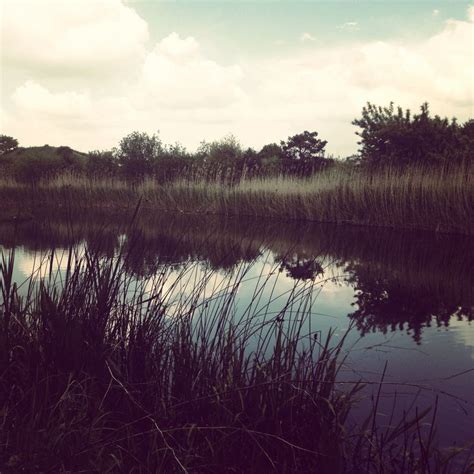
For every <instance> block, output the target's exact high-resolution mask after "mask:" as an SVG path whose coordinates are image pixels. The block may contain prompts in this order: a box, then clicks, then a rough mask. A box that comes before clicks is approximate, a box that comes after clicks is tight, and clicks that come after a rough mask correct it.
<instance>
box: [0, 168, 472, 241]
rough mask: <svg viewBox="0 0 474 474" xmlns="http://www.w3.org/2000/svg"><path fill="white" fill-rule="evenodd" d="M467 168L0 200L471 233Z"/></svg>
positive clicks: (69, 184)
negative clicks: (140, 201)
mask: <svg viewBox="0 0 474 474" xmlns="http://www.w3.org/2000/svg"><path fill="white" fill-rule="evenodd" d="M472 182H473V170H472V165H470V164H467V165H463V166H456V167H451V168H449V169H444V170H443V169H437V168H435V169H423V168H416V167H414V168H411V169H405V170H403V171H400V170H394V169H386V170H379V171H377V172H363V171H360V170H348V169H346V168H343V167H335V168H334V169H331V170H329V171H326V172H322V173H318V174H316V175H314V176H313V177H311V178H306V179H302V178H294V177H288V176H287V177H280V178H262V179H251V180H242V181H241V182H239V183H237V184H234V185H227V184H223V183H219V182H209V181H176V182H174V183H170V184H167V185H164V186H163V185H160V184H158V183H157V182H156V181H154V180H152V179H147V180H145V181H144V182H142V183H141V184H140V185H133V186H132V185H129V184H127V182H124V181H120V180H119V179H101V180H94V179H87V178H85V177H80V176H79V177H77V176H68V175H64V176H59V177H56V178H54V179H49V180H46V181H43V182H41V183H39V184H38V185H37V186H35V187H34V188H32V187H29V186H25V185H21V184H18V183H15V182H13V181H8V180H3V181H1V182H0V199H1V200H2V202H9V203H11V205H12V206H15V203H18V202H22V203H23V202H27V203H28V202H29V203H31V204H32V205H34V206H37V205H38V203H41V204H43V205H54V206H57V205H58V204H59V205H62V206H72V207H84V208H90V207H91V206H103V207H107V208H124V207H128V206H129V205H130V204H131V205H132V206H133V203H136V201H137V199H138V197H143V205H144V207H146V208H149V209H159V210H167V211H171V212H178V213H183V212H184V213H197V214H220V215H234V216H243V215H246V216H265V217H279V218H285V219H300V220H312V221H319V222H335V223H353V224H354V223H355V224H367V225H377V226H388V227H405V228H418V229H431V230H438V231H451V232H461V233H467V234H471V233H473V231H474V229H473V227H472V225H473V224H472V223H473V222H474V214H473V212H474V211H473V209H474V192H473V189H474V187H473V186H472Z"/></svg>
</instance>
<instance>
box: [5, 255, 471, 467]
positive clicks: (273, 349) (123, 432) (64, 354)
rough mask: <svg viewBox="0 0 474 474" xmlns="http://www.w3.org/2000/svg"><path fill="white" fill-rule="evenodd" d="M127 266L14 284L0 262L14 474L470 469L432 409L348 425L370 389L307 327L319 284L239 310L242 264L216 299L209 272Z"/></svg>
mask: <svg viewBox="0 0 474 474" xmlns="http://www.w3.org/2000/svg"><path fill="white" fill-rule="evenodd" d="M127 258H128V256H127V254H126V253H125V252H123V251H120V252H119V254H118V255H115V256H114V257H110V258H104V257H102V256H100V255H98V254H95V253H94V252H92V251H89V250H87V249H86V250H85V252H84V253H82V254H78V253H77V252H75V251H74V250H73V249H71V251H70V252H69V254H68V256H67V265H66V268H65V269H63V270H62V271H59V270H57V271H55V270H54V265H53V263H54V254H52V255H51V257H50V260H48V261H46V262H43V263H44V264H45V265H46V267H45V268H46V269H47V270H46V272H40V274H41V275H42V278H41V279H35V278H34V275H32V276H31V278H30V279H28V280H27V281H26V282H24V283H23V284H22V285H18V284H17V283H16V282H14V279H13V269H14V251H13V250H12V251H10V252H9V253H8V254H7V253H3V254H2V260H1V263H0V324H1V328H0V329H1V332H0V334H1V344H0V351H1V353H0V400H1V407H0V424H1V426H2V429H1V431H0V466H1V469H2V471H3V472H79V471H81V472H84V471H85V472H163V473H169V472H210V473H211V472H212V473H215V472H216V473H217V472H219V473H220V472H259V473H260V472H312V473H314V472H318V473H319V472H322V473H325V472H328V473H338V472H341V473H342V472H448V471H449V469H450V466H451V467H453V469H454V470H455V471H454V472H462V471H465V472H469V471H468V470H469V469H470V467H469V465H468V464H467V463H465V464H462V463H461V464H460V463H454V462H455V461H456V458H455V454H456V452H446V453H442V452H440V451H438V450H437V449H436V448H435V443H434V439H435V436H434V431H433V429H432V428H431V429H429V430H428V431H427V432H426V430H424V429H423V425H422V420H424V415H426V413H420V414H415V415H414V416H413V417H412V418H408V417H407V418H406V419H404V420H393V423H389V425H390V426H389V427H388V428H387V427H384V428H383V429H382V427H380V426H379V425H378V423H377V419H378V418H377V405H378V402H377V400H378V398H376V401H375V404H374V411H373V413H371V414H370V415H369V416H368V418H367V420H366V422H365V423H363V424H362V426H360V427H358V428H357V429H352V430H350V431H348V429H347V426H346V420H347V416H348V414H349V413H350V410H351V407H352V406H353V404H354V403H356V400H357V397H358V396H359V395H358V394H359V391H360V387H361V386H360V385H359V384H358V383H352V384H351V385H343V386H342V387H341V386H339V385H338V383H337V376H338V372H339V370H340V368H341V366H342V364H343V363H344V353H343V343H344V339H343V338H342V340H341V341H339V342H336V341H335V340H334V339H333V337H332V334H329V335H328V337H327V338H325V339H323V340H322V341H321V337H320V335H319V334H318V333H317V332H315V331H309V332H305V330H304V328H305V327H307V326H306V325H305V322H306V318H307V317H308V315H309V314H310V311H311V304H312V299H311V295H312V291H311V290H312V288H311V284H308V283H305V284H301V283H296V282H295V286H294V288H293V289H292V290H291V291H290V292H289V294H288V295H287V300H286V302H285V303H284V304H283V306H282V310H281V311H280V312H279V313H278V314H276V315H275V314H272V313H270V312H269V310H268V308H269V303H270V302H268V303H265V302H264V303H263V305H261V306H260V309H258V310H257V308H256V307H255V305H254V304H253V303H250V304H249V306H248V307H247V308H244V310H243V312H242V313H239V314H237V313H236V312H235V304H234V303H235V298H236V295H237V291H238V288H239V285H241V284H242V282H243V281H244V280H245V278H246V277H247V269H248V267H247V266H246V265H243V266H241V267H239V268H237V269H234V271H233V273H231V274H230V275H229V278H228V279H227V280H226V283H225V286H218V285H217V286H216V285H215V284H213V285H211V286H212V287H213V288H214V289H213V291H212V292H211V293H209V292H208V290H207V288H208V287H209V285H208V283H209V281H210V280H212V278H213V273H212V272H211V273H209V272H205V273H199V272H197V273H196V274H195V275H199V278H194V277H191V278H190V272H193V271H195V269H196V267H195V266H190V267H189V266H188V267H183V268H182V270H181V273H180V274H179V275H178V277H177V278H171V275H170V270H169V267H163V268H161V269H160V271H158V272H157V273H156V274H155V275H154V276H153V277H150V278H147V279H139V278H132V277H130V276H128V275H127V273H126V261H127ZM193 269H194V270H193ZM267 284H268V278H267V277H266V275H261V276H260V279H259V281H258V282H257V283H256V285H255V298H254V300H255V301H256V300H259V299H261V295H262V292H263V289H264V288H265V285H267ZM280 296H281V295H280ZM273 297H276V296H275V295H274V296H271V297H270V298H273ZM382 381H383V377H382V379H381V382H382ZM380 387H381V386H380ZM378 393H379V396H380V389H379V391H378ZM434 411H436V410H434ZM427 421H430V420H427ZM431 421H432V420H431ZM431 426H433V423H431ZM453 460H454V461H453ZM432 469H434V470H435V471H432Z"/></svg>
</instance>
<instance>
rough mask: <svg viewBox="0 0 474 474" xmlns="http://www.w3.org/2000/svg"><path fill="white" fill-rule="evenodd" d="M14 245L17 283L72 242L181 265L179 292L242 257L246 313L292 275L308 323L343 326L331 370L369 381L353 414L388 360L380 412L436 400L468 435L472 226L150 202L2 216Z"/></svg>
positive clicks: (453, 440)
mask: <svg viewBox="0 0 474 474" xmlns="http://www.w3.org/2000/svg"><path fill="white" fill-rule="evenodd" d="M12 248H15V270H14V278H15V281H17V282H19V283H20V282H22V281H25V280H26V279H27V278H28V277H30V275H31V274H32V273H34V275H35V278H45V277H46V274H47V272H48V271H49V270H51V268H45V266H44V265H43V267H41V262H45V261H46V260H47V259H48V256H49V257H50V256H51V253H52V252H54V256H53V260H52V261H53V263H54V266H55V267H57V268H58V269H59V270H61V268H63V267H65V266H66V265H67V252H68V249H70V248H74V249H76V250H77V251H78V252H84V251H85V250H86V249H93V250H94V251H97V252H100V254H101V255H104V256H109V257H110V256H114V255H117V254H118V250H119V249H126V250H127V264H126V268H127V271H128V272H129V273H130V274H131V275H133V276H134V277H135V278H137V279H144V278H145V279H146V278H150V277H153V275H155V274H156V273H157V272H160V271H162V269H163V268H166V269H167V271H169V278H170V279H171V280H170V281H172V279H173V277H176V276H177V275H180V276H181V277H180V279H181V281H180V284H179V285H177V286H176V287H175V291H176V292H178V293H179V292H181V293H183V292H186V291H189V289H190V288H191V289H192V287H193V285H194V284H196V283H195V282H197V281H202V277H203V275H207V276H206V288H205V293H206V295H208V296H209V297H211V296H212V295H214V294H216V293H218V292H222V291H225V289H226V288H228V287H229V285H230V284H231V283H230V282H231V281H232V279H233V278H234V279H235V275H236V273H238V272H242V269H245V275H244V277H243V278H242V280H241V282H240V283H239V286H238V291H237V295H236V298H235V305H236V307H235V312H236V314H239V311H240V312H241V313H242V314H244V313H243V309H242V308H247V309H248V308H249V306H252V305H253V313H261V312H262V308H264V311H265V314H266V315H267V316H270V317H271V315H277V314H278V312H279V309H281V305H282V304H283V303H282V301H283V299H282V296H284V295H286V294H288V293H289V292H291V291H292V290H293V289H294V288H295V283H296V284H299V285H300V288H304V289H305V290H304V291H311V292H312V304H311V308H310V312H311V317H310V322H309V324H311V330H312V331H315V330H316V331H318V332H319V333H320V334H321V337H322V338H324V335H325V334H327V333H328V331H329V330H330V329H331V328H332V329H334V330H335V337H336V338H341V337H343V336H344V335H345V333H346V331H347V330H348V329H349V328H350V330H349V333H348V334H347V337H346V340H345V343H344V347H345V350H346V354H347V359H346V361H345V362H344V369H343V370H342V371H341V373H340V375H339V379H340V380H339V381H340V383H341V384H344V383H348V382H354V381H357V380H361V381H363V382H365V383H366V384H367V386H366V388H365V391H364V394H365V395H366V396H365V397H363V399H362V400H361V402H360V404H359V405H358V407H357V408H356V409H355V410H354V412H353V414H352V416H351V419H352V421H354V422H358V421H360V420H361V419H363V417H364V413H365V411H367V410H368V409H369V408H368V407H369V406H371V404H372V403H373V400H372V399H371V393H372V391H373V390H376V389H378V382H379V381H380V380H381V379H382V374H383V373H384V371H385V375H384V376H383V384H382V392H381V399H380V403H379V407H378V410H379V413H380V416H381V417H382V419H383V417H386V418H387V423H388V419H389V417H390V415H391V412H392V410H395V413H396V414H397V415H398V416H403V413H404V411H405V410H408V409H409V408H411V410H412V411H413V410H414V409H415V408H414V407H419V409H422V408H424V407H427V406H431V407H433V406H434V405H435V404H436V403H437V404H438V410H437V423H438V433H437V436H438V439H439V440H440V442H441V444H442V445H445V446H448V445H453V444H457V445H463V444H465V443H467V442H468V441H469V440H472V439H474V428H473V427H474V418H473V417H474V408H473V407H474V324H473V323H472V320H473V319H474V272H473V271H472V269H473V268H474V240H473V239H472V238H471V237H467V236H459V235H447V234H446V235H443V234H435V233H424V232H411V231H400V230H393V229H380V228H365V227H357V226H339V227H338V226H333V225H324V224H315V223H301V222H288V221H285V222H283V221H282V222H280V221H275V220H268V221H267V220H264V219H259V220H255V219H246V218H231V217H229V218H222V217H220V218H217V217H213V216H189V215H184V214H183V215H178V216H176V215H173V216H170V215H167V214H157V213H156V212H154V213H153V214H151V213H148V212H147V211H146V210H142V211H141V213H140V215H139V216H138V217H137V218H136V219H135V220H134V221H133V222H132V217H131V216H130V215H128V214H126V213H123V214H116V213H112V212H98V211H95V212H90V213H87V214H75V215H70V214H69V215H68V213H67V212H64V211H62V212H57V213H56V214H55V215H50V214H46V213H45V215H38V216H37V217H35V219H33V220H31V221H26V222H17V223H12V222H3V223H0V250H1V252H2V254H6V253H7V251H8V250H10V249H12ZM48 265H50V263H49V264H48ZM183 275H184V277H183ZM262 279H264V280H265V297H263V296H262V294H263V293H262V292H260V291H259V289H258V288H257V286H258V285H259V284H261V282H262ZM259 282H260V283H259ZM259 305H260V306H259ZM245 314H247V313H245ZM290 314H291V312H290ZM394 402H395V403H394ZM394 406H395V408H393V407H394Z"/></svg>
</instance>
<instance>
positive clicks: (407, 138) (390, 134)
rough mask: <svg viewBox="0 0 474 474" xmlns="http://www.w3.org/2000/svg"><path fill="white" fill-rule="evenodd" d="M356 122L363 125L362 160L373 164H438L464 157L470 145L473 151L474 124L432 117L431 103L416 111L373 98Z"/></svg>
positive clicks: (360, 135)
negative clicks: (413, 112) (463, 123)
mask: <svg viewBox="0 0 474 474" xmlns="http://www.w3.org/2000/svg"><path fill="white" fill-rule="evenodd" d="M352 123H353V124H354V125H356V126H358V127H360V128H361V129H362V130H361V131H358V132H356V134H357V135H358V136H359V137H360V141H359V142H358V143H359V145H361V149H360V154H361V159H362V163H365V164H366V165H369V166H379V165H394V166H406V165H409V164H429V165H436V164H443V163H446V162H452V161H459V160H461V159H464V158H466V157H467V156H468V152H469V149H470V150H471V152H470V153H471V154H472V143H473V142H472V128H473V127H472V125H471V124H469V123H467V124H465V126H463V127H461V126H459V125H458V123H457V122H456V120H455V119H451V120H448V119H447V118H441V117H439V116H438V115H435V116H434V117H432V116H431V115H430V111H429V106H428V104H427V103H424V104H422V105H421V107H420V112H419V113H418V114H412V113H411V111H410V109H407V110H403V109H402V108H401V107H397V108H395V107H394V104H393V102H391V103H390V105H389V106H388V107H381V106H375V105H373V104H371V103H370V102H369V103H367V105H366V106H365V107H364V108H363V109H362V117H361V118H359V119H355V120H354V121H353V122H352Z"/></svg>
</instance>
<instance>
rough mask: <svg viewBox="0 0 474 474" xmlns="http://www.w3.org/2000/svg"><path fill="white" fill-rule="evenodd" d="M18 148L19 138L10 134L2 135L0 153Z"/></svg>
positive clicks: (0, 136) (0, 137)
mask: <svg viewBox="0 0 474 474" xmlns="http://www.w3.org/2000/svg"><path fill="white" fill-rule="evenodd" d="M17 148H18V140H17V139H16V138H13V137H9V136H8V135H0V155H4V154H5V153H8V152H9V151H13V150H16V149H17Z"/></svg>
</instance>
